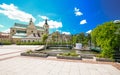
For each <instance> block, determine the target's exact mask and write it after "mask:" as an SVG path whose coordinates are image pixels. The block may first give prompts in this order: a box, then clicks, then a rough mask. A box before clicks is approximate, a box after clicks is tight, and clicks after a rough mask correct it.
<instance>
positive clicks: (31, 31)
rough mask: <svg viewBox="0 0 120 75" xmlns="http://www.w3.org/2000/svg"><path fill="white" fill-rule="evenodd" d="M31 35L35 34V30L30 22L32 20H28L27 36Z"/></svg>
mask: <svg viewBox="0 0 120 75" xmlns="http://www.w3.org/2000/svg"><path fill="white" fill-rule="evenodd" d="M33 33H37V29H36V27H35V25H34V23H33V21H32V18H30V22H29V25H28V27H27V36H28V35H30V34H33Z"/></svg>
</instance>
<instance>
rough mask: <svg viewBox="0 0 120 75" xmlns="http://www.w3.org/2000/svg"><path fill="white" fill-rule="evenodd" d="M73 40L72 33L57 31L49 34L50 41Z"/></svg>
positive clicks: (66, 41)
mask: <svg viewBox="0 0 120 75" xmlns="http://www.w3.org/2000/svg"><path fill="white" fill-rule="evenodd" d="M70 40H71V35H66V34H61V33H60V32H58V31H56V32H53V33H52V34H50V35H49V38H48V42H59V43H60V42H64V43H68V42H69V41H70Z"/></svg>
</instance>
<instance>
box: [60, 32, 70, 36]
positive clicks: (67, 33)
mask: <svg viewBox="0 0 120 75" xmlns="http://www.w3.org/2000/svg"><path fill="white" fill-rule="evenodd" d="M62 34H66V35H70V34H71V33H70V32H62Z"/></svg>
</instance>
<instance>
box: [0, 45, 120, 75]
mask: <svg viewBox="0 0 120 75" xmlns="http://www.w3.org/2000/svg"><path fill="white" fill-rule="evenodd" d="M37 47H38V46H33V47H32V46H31V47H27V46H26V47H25V48H24V49H23V47H22V46H19V47H17V46H13V47H11V48H10V47H2V48H1V47H0V58H2V57H3V56H5V55H8V57H9V56H10V54H12V55H13V56H14V55H15V57H13V58H10V59H5V60H0V75H120V70H118V69H116V68H115V67H113V66H112V65H108V64H92V63H84V62H69V61H64V60H63V61H61V60H60V61H59V60H58V61H56V60H50V58H39V57H25V56H20V52H21V51H24V50H25V49H29V48H31V49H34V48H37ZM7 48H9V49H7ZM16 55H17V56H16ZM10 57H11V56H10ZM51 59H54V58H51Z"/></svg>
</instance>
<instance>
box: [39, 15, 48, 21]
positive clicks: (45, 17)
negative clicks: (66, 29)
mask: <svg viewBox="0 0 120 75" xmlns="http://www.w3.org/2000/svg"><path fill="white" fill-rule="evenodd" d="M38 17H40V18H42V19H44V20H45V19H49V18H48V17H47V16H41V15H38Z"/></svg>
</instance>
